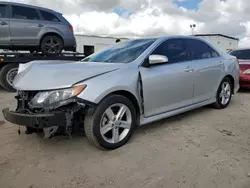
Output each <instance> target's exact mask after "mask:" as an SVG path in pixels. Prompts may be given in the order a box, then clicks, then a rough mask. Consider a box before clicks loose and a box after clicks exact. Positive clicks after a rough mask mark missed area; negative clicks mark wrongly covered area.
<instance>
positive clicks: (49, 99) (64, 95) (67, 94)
mask: <svg viewBox="0 0 250 188" xmlns="http://www.w3.org/2000/svg"><path fill="white" fill-rule="evenodd" d="M85 88H86V85H81V86H76V87H72V88H68V89H61V90H53V91H45V92H39V93H38V94H36V96H35V97H34V98H33V99H32V100H31V102H30V105H31V106H33V107H49V106H51V105H52V104H55V103H60V102H62V103H63V101H65V100H67V99H70V98H72V97H75V96H77V95H79V94H80V93H81V92H82V91H83V90H84V89H85Z"/></svg>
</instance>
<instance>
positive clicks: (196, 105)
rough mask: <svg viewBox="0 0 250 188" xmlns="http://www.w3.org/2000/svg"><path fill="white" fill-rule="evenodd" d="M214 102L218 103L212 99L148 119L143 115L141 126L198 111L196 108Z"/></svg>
mask: <svg viewBox="0 0 250 188" xmlns="http://www.w3.org/2000/svg"><path fill="white" fill-rule="evenodd" d="M214 102H216V99H215V98H212V99H210V100H208V101H204V102H201V103H197V104H194V105H191V106H187V107H184V108H180V109H177V110H173V111H170V112H166V113H162V114H159V115H156V116H151V117H147V118H145V117H144V114H143V115H141V117H140V126H142V125H145V124H148V123H152V122H154V121H159V120H162V119H165V118H168V117H172V116H175V115H177V114H181V113H184V112H187V111H190V110H193V109H196V108H200V107H202V106H206V105H209V104H212V103H214Z"/></svg>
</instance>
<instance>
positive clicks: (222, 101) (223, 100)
mask: <svg viewBox="0 0 250 188" xmlns="http://www.w3.org/2000/svg"><path fill="white" fill-rule="evenodd" d="M225 102H226V98H225V96H223V97H222V100H221V103H222V104H225Z"/></svg>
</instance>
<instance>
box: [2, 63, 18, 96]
mask: <svg viewBox="0 0 250 188" xmlns="http://www.w3.org/2000/svg"><path fill="white" fill-rule="evenodd" d="M17 72H18V64H15V63H11V64H8V65H5V66H4V67H3V68H2V69H1V71H0V85H1V86H2V87H3V88H4V89H6V90H7V91H9V92H15V91H16V90H15V89H14V88H13V81H14V78H15V76H16V75H17Z"/></svg>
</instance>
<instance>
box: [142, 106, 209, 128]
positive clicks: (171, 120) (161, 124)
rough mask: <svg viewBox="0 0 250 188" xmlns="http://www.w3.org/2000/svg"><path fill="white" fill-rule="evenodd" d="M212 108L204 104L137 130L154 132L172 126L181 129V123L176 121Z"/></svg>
mask: <svg viewBox="0 0 250 188" xmlns="http://www.w3.org/2000/svg"><path fill="white" fill-rule="evenodd" d="M209 110H211V107H209V106H204V107H201V108H197V109H194V110H191V111H188V112H184V113H181V114H178V115H175V116H172V117H169V118H165V119H162V120H159V121H155V122H153V123H149V124H146V125H143V126H141V127H139V128H138V130H137V132H138V133H140V132H145V131H147V132H154V131H159V128H160V127H164V128H165V127H166V126H167V127H170V126H171V127H172V128H173V129H179V128H180V127H181V126H182V125H181V124H175V123H176V122H179V121H181V120H183V119H185V118H187V117H190V116H195V115H196V114H200V113H205V112H207V111H209Z"/></svg>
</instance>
